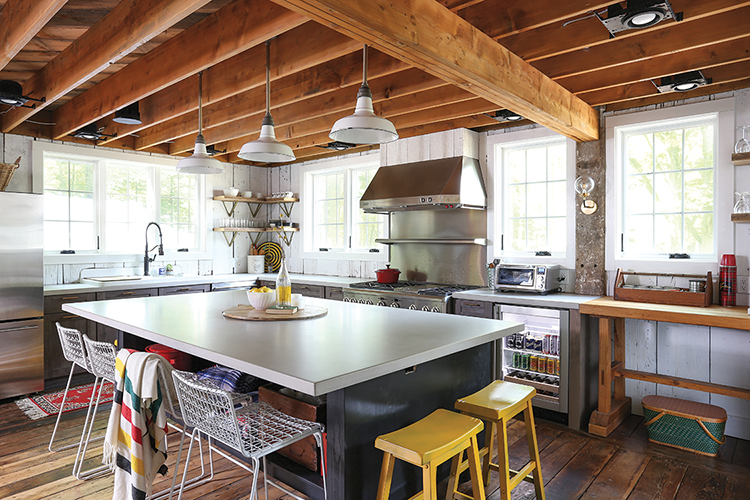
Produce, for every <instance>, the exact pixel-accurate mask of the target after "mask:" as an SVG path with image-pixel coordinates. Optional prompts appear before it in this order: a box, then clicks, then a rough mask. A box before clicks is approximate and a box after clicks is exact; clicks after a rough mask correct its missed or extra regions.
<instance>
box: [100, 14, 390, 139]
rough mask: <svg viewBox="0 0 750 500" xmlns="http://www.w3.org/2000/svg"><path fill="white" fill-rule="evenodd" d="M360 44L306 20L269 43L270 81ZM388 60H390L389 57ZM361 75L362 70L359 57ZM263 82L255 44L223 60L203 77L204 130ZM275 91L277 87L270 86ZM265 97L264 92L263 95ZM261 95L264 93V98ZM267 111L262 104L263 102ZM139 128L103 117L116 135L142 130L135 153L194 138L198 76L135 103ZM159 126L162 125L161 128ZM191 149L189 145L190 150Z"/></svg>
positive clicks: (261, 50)
mask: <svg viewBox="0 0 750 500" xmlns="http://www.w3.org/2000/svg"><path fill="white" fill-rule="evenodd" d="M360 48H361V46H360V44H359V43H358V42H356V41H354V40H352V39H351V38H349V37H346V36H344V35H342V34H340V33H338V32H336V31H333V30H328V29H325V28H323V27H322V26H320V25H319V24H317V23H315V22H313V21H308V22H306V23H304V24H302V25H301V26H298V27H296V28H294V29H291V30H289V31H287V32H286V33H282V34H281V35H279V36H278V37H277V38H276V39H275V40H274V41H273V43H272V44H271V81H272V82H276V81H278V79H280V78H283V77H287V76H288V75H292V74H295V73H297V72H299V71H304V70H306V69H308V68H310V67H311V66H315V65H319V64H320V63H321V62H324V61H328V60H331V59H335V58H338V57H340V56H344V55H346V54H350V53H352V52H355V51H358V50H359V49H360ZM389 59H392V58H389ZM359 66H360V71H361V67H362V62H361V57H360V63H359ZM265 82H266V47H265V44H261V45H258V46H256V47H253V48H251V49H249V50H246V51H244V52H242V53H240V54H238V55H236V56H234V57H231V58H229V59H227V60H225V61H222V62H220V63H218V64H216V65H214V66H211V67H210V68H207V69H206V70H205V71H204V72H203V111H204V113H203V120H204V126H207V125H208V119H209V116H208V115H209V110H210V109H211V106H212V105H214V104H216V103H218V102H220V101H222V100H226V99H229V98H231V97H232V96H235V95H238V94H241V93H243V92H247V91H248V90H251V89H257V88H264V85H265ZM271 88H272V89H274V91H275V90H276V84H275V83H274V84H272V86H271ZM264 92H265V90H264ZM264 95H265V94H264ZM263 106H265V102H264V103H263ZM139 108H140V112H141V120H142V121H143V124H142V125H122V124H118V123H115V122H112V116H110V117H108V118H107V123H108V125H107V130H109V131H111V133H117V134H118V135H123V134H132V133H136V132H140V131H144V132H143V133H139V134H138V135H139V136H140V139H137V140H136V144H137V147H138V149H143V148H146V147H149V146H150V145H153V144H158V143H159V142H164V141H168V140H171V139H174V138H175V137H180V136H181V135H185V134H189V133H194V134H197V133H198V113H197V111H198V76H197V75H193V76H191V77H189V78H185V79H183V80H180V81H178V82H176V83H175V84H174V85H171V86H169V87H167V88H165V89H163V90H160V91H159V92H156V93H154V94H152V95H150V96H148V97H145V98H144V99H142V100H141V101H140V102H139ZM186 116H187V118H189V119H190V120H191V123H192V126H191V127H190V130H189V131H187V132H185V133H184V134H183V133H179V134H177V135H174V136H169V134H167V136H164V137H162V138H160V139H156V138H154V140H155V142H154V141H152V140H151V138H148V136H149V135H150V132H149V131H151V130H152V129H153V128H154V127H158V128H160V129H161V130H167V129H168V128H169V125H168V124H167V123H172V122H177V121H179V120H181V119H183V118H186ZM162 124H163V125H162ZM191 148H192V146H191Z"/></svg>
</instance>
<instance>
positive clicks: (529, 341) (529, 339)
mask: <svg viewBox="0 0 750 500" xmlns="http://www.w3.org/2000/svg"><path fill="white" fill-rule="evenodd" d="M525 348H526V350H527V351H533V350H534V335H532V334H531V332H526V345H525Z"/></svg>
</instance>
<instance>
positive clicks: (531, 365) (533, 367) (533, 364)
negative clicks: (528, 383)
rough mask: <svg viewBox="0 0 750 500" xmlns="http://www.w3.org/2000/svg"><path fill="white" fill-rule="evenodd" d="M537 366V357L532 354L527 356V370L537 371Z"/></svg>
mask: <svg viewBox="0 0 750 500" xmlns="http://www.w3.org/2000/svg"><path fill="white" fill-rule="evenodd" d="M538 367H539V358H538V357H536V356H534V355H533V354H532V355H531V356H530V357H529V370H531V371H532V372H535V371H538V369H537V368H538Z"/></svg>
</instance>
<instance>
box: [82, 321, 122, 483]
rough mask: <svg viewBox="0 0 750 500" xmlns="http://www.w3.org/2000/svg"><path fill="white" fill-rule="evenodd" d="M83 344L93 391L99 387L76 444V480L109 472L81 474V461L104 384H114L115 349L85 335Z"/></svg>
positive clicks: (101, 468) (101, 469) (100, 469)
mask: <svg viewBox="0 0 750 500" xmlns="http://www.w3.org/2000/svg"><path fill="white" fill-rule="evenodd" d="M83 342H84V344H85V345H86V353H87V354H88V359H89V364H90V366H91V371H92V373H93V374H94V377H96V378H95V379H94V390H96V386H97V384H98V385H99V392H98V393H97V396H96V402H94V399H93V398H91V401H90V402H89V409H88V412H87V413H86V420H85V421H84V423H83V432H82V433H81V442H80V443H79V444H78V453H76V459H75V461H74V462H73V475H74V476H75V477H76V479H84V480H85V479H93V478H96V477H100V476H103V475H105V474H108V473H109V472H110V471H109V467H108V466H106V465H102V466H99V467H95V468H93V469H91V470H89V471H86V472H82V471H81V468H82V467H83V459H84V457H85V456H86V450H87V449H88V445H89V441H90V439H91V431H92V429H93V428H94V420H95V419H96V412H97V410H98V409H99V401H100V400H101V397H102V390H103V389H104V383H105V382H110V383H112V384H114V383H115V364H116V360H117V348H116V347H115V346H114V345H113V344H110V343H109V342H100V341H97V340H91V339H90V338H89V337H88V336H87V335H83ZM92 395H93V393H92ZM92 405H93V411H92Z"/></svg>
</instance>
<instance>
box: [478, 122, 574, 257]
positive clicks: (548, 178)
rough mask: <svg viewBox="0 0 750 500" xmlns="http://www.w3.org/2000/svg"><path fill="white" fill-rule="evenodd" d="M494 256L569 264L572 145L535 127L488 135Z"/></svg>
mask: <svg viewBox="0 0 750 500" xmlns="http://www.w3.org/2000/svg"><path fill="white" fill-rule="evenodd" d="M487 152H488V165H489V166H491V167H492V168H489V169H488V176H489V179H490V182H489V185H490V186H491V187H492V190H491V192H490V199H491V206H490V212H489V213H488V218H489V222H490V232H489V234H488V236H489V238H490V240H491V242H492V246H491V247H490V248H488V251H489V252H490V253H489V254H488V255H491V256H492V257H494V258H502V259H504V260H505V261H506V262H524V263H526V262H543V263H545V264H559V265H562V266H566V267H572V266H573V262H572V261H573V259H574V257H575V252H574V250H573V246H574V245H575V238H573V237H571V236H570V235H573V234H575V227H574V225H573V223H574V222H575V217H572V216H571V215H570V214H569V213H568V212H569V210H570V208H571V207H572V206H573V205H574V194H575V193H574V191H573V189H572V187H571V188H570V189H568V187H569V186H572V182H571V183H568V179H572V178H574V175H575V156H574V155H575V143H574V142H573V141H572V140H570V139H566V138H565V137H563V136H561V135H558V134H555V133H554V132H551V131H549V130H547V129H543V128H535V129H531V130H521V131H514V132H509V133H502V132H501V133H495V134H490V135H488V137H487Z"/></svg>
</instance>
